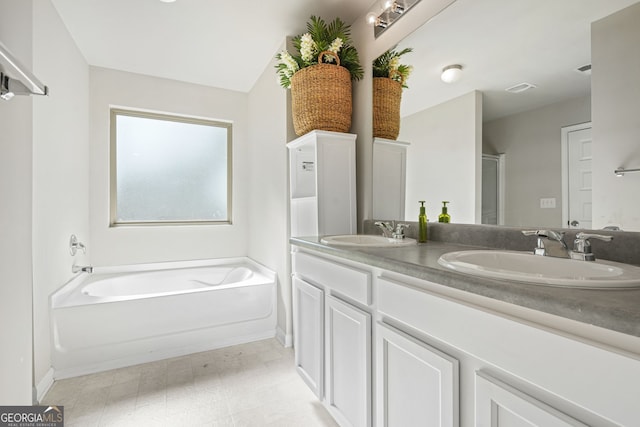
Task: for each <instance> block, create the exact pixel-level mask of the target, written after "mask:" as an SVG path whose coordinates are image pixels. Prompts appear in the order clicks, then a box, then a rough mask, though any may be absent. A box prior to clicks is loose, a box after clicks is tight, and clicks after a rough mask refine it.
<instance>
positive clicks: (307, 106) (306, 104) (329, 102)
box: [291, 52, 352, 136]
mask: <svg viewBox="0 0 640 427" xmlns="http://www.w3.org/2000/svg"><path fill="white" fill-rule="evenodd" d="M323 55H332V56H333V57H334V58H335V63H334V64H323V63H322V57H323ZM318 62H319V64H317V65H312V66H310V67H306V68H303V69H301V70H299V71H297V72H296V73H295V74H294V75H293V77H292V78H291V104H292V115H293V128H294V130H295V132H296V135H298V136H302V135H304V134H306V133H308V132H311V131H312V130H314V129H317V130H328V131H334V132H349V130H350V129H351V112H352V95H351V75H350V73H349V70H347V69H346V68H344V67H341V66H340V59H339V58H338V56H337V55H335V54H333V53H332V52H322V53H320V56H319V57H318Z"/></svg>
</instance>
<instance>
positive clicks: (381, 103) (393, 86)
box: [373, 77, 402, 140]
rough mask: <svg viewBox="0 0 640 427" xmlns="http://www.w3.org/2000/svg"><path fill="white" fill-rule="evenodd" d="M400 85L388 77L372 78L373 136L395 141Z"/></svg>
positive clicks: (400, 94)
mask: <svg viewBox="0 0 640 427" xmlns="http://www.w3.org/2000/svg"><path fill="white" fill-rule="evenodd" d="M401 98H402V84H401V83H400V82H397V81H395V80H393V79H390V78H388V77H374V78H373V136H374V137H377V138H385V139H392V140H396V139H397V138H398V134H399V133H400V100H401Z"/></svg>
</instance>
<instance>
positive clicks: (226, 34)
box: [52, 0, 374, 92]
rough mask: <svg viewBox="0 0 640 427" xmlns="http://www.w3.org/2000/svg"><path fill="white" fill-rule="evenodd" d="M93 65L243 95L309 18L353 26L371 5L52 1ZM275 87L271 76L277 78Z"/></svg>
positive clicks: (344, 1) (285, 0)
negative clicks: (217, 88)
mask: <svg viewBox="0 0 640 427" xmlns="http://www.w3.org/2000/svg"><path fill="white" fill-rule="evenodd" d="M52 1H53V4H54V6H55V7H56V9H57V10H58V13H59V14H60V16H61V18H62V20H63V21H64V23H65V24H66V26H67V28H68V29H69V32H70V33H71V36H72V37H73V39H74V40H75V42H76V44H77V45H78V47H79V48H80V51H81V52H82V54H83V55H84V57H85V58H86V60H87V62H88V63H89V64H90V65H95V66H99V67H105V68H113V69H118V70H124V71H129V72H134V73H140V74H147V75H152V76H158V77H165V78H169V79H174V80H181V81H186V82H192V83H198V84H203V85H208V86H213V87H220V88H225V89H229V90H236V91H242V92H248V91H249V90H250V89H251V88H252V86H253V84H254V83H255V81H256V80H257V78H258V76H260V74H261V73H262V72H263V71H264V69H265V67H267V66H268V64H269V62H270V61H271V60H272V59H273V56H274V55H275V53H277V49H278V47H279V46H280V44H281V43H282V42H283V41H284V40H285V37H286V36H291V35H297V34H301V33H303V32H304V31H305V30H306V22H307V21H308V20H309V17H310V16H311V15H317V16H320V17H322V18H324V19H325V20H326V21H327V22H329V21H332V20H333V19H334V18H335V17H337V16H339V17H340V18H341V19H342V20H343V21H345V22H346V23H352V22H353V21H354V20H356V19H358V17H361V16H364V15H365V14H366V13H367V11H368V9H369V7H370V6H371V5H372V4H373V3H374V0H277V1H273V0H272V1H266V0H244V1H234V0H228V1H223V0H177V1H176V2H175V3H163V2H161V1H159V0H52ZM274 81H275V72H274Z"/></svg>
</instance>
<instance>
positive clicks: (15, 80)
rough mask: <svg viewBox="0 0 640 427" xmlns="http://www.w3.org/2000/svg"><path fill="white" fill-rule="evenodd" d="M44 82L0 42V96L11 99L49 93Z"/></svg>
mask: <svg viewBox="0 0 640 427" xmlns="http://www.w3.org/2000/svg"><path fill="white" fill-rule="evenodd" d="M48 94H49V88H47V87H46V86H45V85H44V84H42V83H41V82H40V81H39V80H38V79H37V78H36V77H35V76H34V75H33V74H32V73H31V71H29V70H27V68H26V67H24V66H23V65H22V64H21V63H20V61H18V60H17V59H16V58H15V57H14V56H13V55H12V54H11V52H9V50H8V49H7V48H6V47H5V45H3V44H2V43H0V98H2V99H4V100H5V101H8V100H10V99H11V98H13V97H14V96H15V95H48Z"/></svg>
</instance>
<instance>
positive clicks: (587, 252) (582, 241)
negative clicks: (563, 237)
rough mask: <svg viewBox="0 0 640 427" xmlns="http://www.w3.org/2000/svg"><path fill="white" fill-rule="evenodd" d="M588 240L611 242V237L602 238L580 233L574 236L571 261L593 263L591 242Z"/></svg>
mask: <svg viewBox="0 0 640 427" xmlns="http://www.w3.org/2000/svg"><path fill="white" fill-rule="evenodd" d="M589 239H598V240H602V241H605V242H610V241H611V240H613V236H604V235H602V234H589V233H583V232H580V233H578V234H576V239H575V240H574V241H573V251H571V259H578V260H581V261H595V260H596V256H595V255H594V254H593V253H592V252H591V242H590V241H589Z"/></svg>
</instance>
